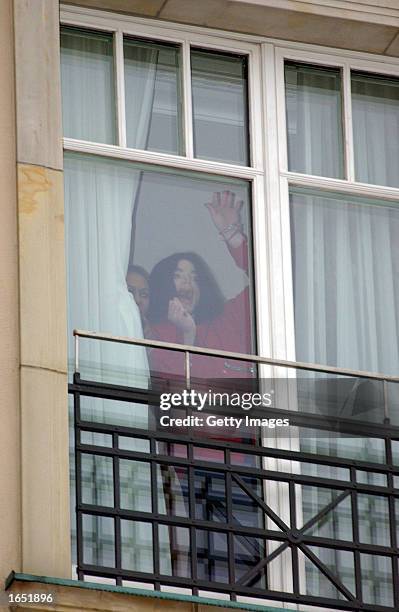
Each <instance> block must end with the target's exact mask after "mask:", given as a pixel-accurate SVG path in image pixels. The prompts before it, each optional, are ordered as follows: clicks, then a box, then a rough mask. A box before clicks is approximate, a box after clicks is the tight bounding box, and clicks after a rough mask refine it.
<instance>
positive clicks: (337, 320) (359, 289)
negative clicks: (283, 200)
mask: <svg viewBox="0 0 399 612" xmlns="http://www.w3.org/2000/svg"><path fill="white" fill-rule="evenodd" d="M290 202H291V239H292V263H293V276H294V304H295V336H296V356H297V358H298V359H299V360H303V361H309V362H314V363H324V364H328V365H332V366H339V367H347V368H353V369H358V370H366V371H373V372H384V373H386V374H393V375H396V374H397V372H398V369H399V345H398V343H397V337H398V335H399V307H398V306H399V208H398V207H397V206H396V205H395V204H394V203H391V202H388V201H382V200H379V201H377V200H369V199H365V198H359V197H356V198H355V197H349V196H347V197H343V196H340V195H338V194H334V195H329V194H326V193H321V192H315V191H306V190H299V189H295V190H292V192H291V200H290ZM380 394H381V384H378V383H377V384H375V383H373V382H372V381H370V380H367V379H366V380H363V381H362V380H360V379H359V381H358V384H357V385H356V386H355V387H354V389H353V394H352V401H351V404H352V405H353V406H354V409H356V410H355V411H356V414H357V418H359V419H362V420H363V421H364V420H367V421H375V420H378V421H379V422H383V418H384V417H383V406H382V405H381V402H380V401H379V400H378V397H379V396H380ZM373 398H374V399H373ZM374 400H376V401H375V404H374ZM378 404H379V407H378ZM347 408H348V406H347ZM353 414H355V412H353Z"/></svg>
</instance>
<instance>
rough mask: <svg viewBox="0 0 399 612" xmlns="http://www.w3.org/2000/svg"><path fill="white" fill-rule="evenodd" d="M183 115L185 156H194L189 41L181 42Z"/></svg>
mask: <svg viewBox="0 0 399 612" xmlns="http://www.w3.org/2000/svg"><path fill="white" fill-rule="evenodd" d="M182 52H183V75H182V76H183V78H182V81H183V83H182V87H183V116H184V121H183V124H184V141H185V149H186V157H188V158H189V159H193V158H194V138H193V104H192V89H191V61H190V43H189V42H188V41H185V42H183V45H182Z"/></svg>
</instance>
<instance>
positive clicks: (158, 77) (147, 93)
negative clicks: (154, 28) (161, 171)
mask: <svg viewBox="0 0 399 612" xmlns="http://www.w3.org/2000/svg"><path fill="white" fill-rule="evenodd" d="M124 57H125V97H126V137H127V145H128V147H132V148H135V149H148V150H151V151H161V152H162V153H176V154H179V153H183V142H182V127H181V84H180V48H179V47H178V46H177V45H167V44H158V43H152V42H145V41H141V40H132V39H129V38H126V39H125V41H124Z"/></svg>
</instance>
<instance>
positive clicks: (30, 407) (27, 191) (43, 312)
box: [10, 0, 71, 578]
mask: <svg viewBox="0 0 399 612" xmlns="http://www.w3.org/2000/svg"><path fill="white" fill-rule="evenodd" d="M13 7H14V31H15V82H16V124H17V179H18V181H17V196H18V229H19V232H18V235H19V278H20V309H19V320H20V346H21V352H20V378H21V381H20V388H21V459H20V469H21V491H22V562H21V569H22V571H23V572H26V573H33V574H40V575H47V576H57V577H65V578H69V577H70V576H71V558H70V521H69V463H68V458H69V457H68V442H69V441H68V407H67V397H68V396H67V346H66V273H65V252H64V242H65V241H64V205H63V201H64V196H63V173H62V125H61V90H60V59H59V6H58V1H57V0H14V2H13ZM10 569H11V568H10Z"/></svg>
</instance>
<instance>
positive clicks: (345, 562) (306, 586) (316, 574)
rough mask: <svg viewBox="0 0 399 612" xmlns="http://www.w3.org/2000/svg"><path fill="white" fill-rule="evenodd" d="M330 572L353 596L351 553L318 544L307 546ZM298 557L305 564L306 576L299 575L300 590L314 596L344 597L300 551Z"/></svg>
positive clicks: (353, 566)
mask: <svg viewBox="0 0 399 612" xmlns="http://www.w3.org/2000/svg"><path fill="white" fill-rule="evenodd" d="M307 549H309V550H310V551H311V553H313V554H314V555H315V556H316V557H317V558H318V559H319V560H320V561H321V562H322V563H323V564H324V565H325V566H327V568H328V569H329V571H330V572H331V574H332V575H333V576H334V577H335V578H336V579H337V580H338V581H339V582H341V583H342V584H343V586H344V587H345V588H346V589H347V590H348V591H349V592H350V593H351V594H352V595H353V596H354V595H355V593H356V588H355V564H354V556H353V553H352V552H350V551H346V550H332V549H328V548H322V547H320V546H307ZM299 559H300V561H301V562H302V563H304V565H305V573H306V578H305V580H304V579H303V578H304V577H302V576H301V574H300V577H301V578H302V580H301V592H302V593H306V594H308V595H314V596H316V597H328V598H332V599H341V600H344V601H347V600H346V597H345V596H344V595H343V594H342V593H341V592H340V591H339V590H338V589H337V588H336V586H335V585H334V583H333V582H332V581H331V580H329V578H327V577H326V576H325V575H324V574H323V573H322V572H321V571H320V569H319V568H318V567H317V566H316V565H315V564H314V563H313V562H312V561H311V560H310V559H309V558H308V557H307V556H305V555H304V554H303V553H302V552H301V551H299Z"/></svg>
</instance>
